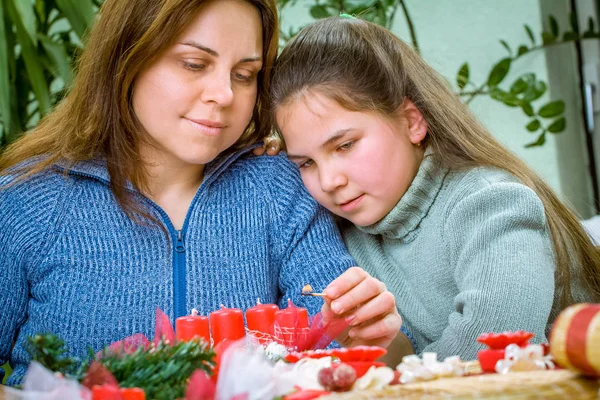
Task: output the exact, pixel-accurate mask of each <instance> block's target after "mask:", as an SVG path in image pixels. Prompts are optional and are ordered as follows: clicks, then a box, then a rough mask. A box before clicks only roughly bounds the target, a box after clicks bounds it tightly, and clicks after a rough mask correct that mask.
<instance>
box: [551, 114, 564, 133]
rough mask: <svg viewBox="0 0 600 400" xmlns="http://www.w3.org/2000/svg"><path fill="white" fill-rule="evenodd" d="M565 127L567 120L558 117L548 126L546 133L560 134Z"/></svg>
mask: <svg viewBox="0 0 600 400" xmlns="http://www.w3.org/2000/svg"><path fill="white" fill-rule="evenodd" d="M566 127H567V119H566V118H565V117H560V118H558V119H557V120H555V121H554V122H552V123H551V124H550V126H549V127H548V132H551V133H560V132H562V131H564V130H565V128H566Z"/></svg>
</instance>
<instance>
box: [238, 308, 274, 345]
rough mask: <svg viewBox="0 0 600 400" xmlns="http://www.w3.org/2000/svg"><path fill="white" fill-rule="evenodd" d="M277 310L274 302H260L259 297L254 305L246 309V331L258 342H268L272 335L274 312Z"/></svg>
mask: <svg viewBox="0 0 600 400" xmlns="http://www.w3.org/2000/svg"><path fill="white" fill-rule="evenodd" d="M277 311H279V307H277V305H276V304H261V302H260V299H258V300H257V301H256V305H255V306H254V307H250V308H249V309H247V310H246V323H247V324H248V331H249V332H250V334H252V335H253V336H254V337H256V339H258V342H259V343H260V344H266V343H269V342H270V341H271V340H272V337H273V324H274V323H275V313H276V312H277Z"/></svg>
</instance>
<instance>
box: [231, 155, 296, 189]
mask: <svg viewBox="0 0 600 400" xmlns="http://www.w3.org/2000/svg"><path fill="white" fill-rule="evenodd" d="M228 169H229V171H230V172H231V173H232V174H234V175H235V176H245V177H247V178H249V179H250V180H251V182H252V184H253V185H255V186H258V187H260V188H261V189H266V190H267V191H269V190H271V189H274V190H276V191H280V190H284V191H285V190H292V191H294V192H296V191H298V190H300V191H305V189H304V185H303V184H302V179H301V177H300V172H299V171H298V168H297V167H296V166H295V165H294V164H293V163H292V162H291V161H289V160H288V158H287V155H286V154H285V153H279V154H277V155H275V156H268V155H262V156H255V155H253V154H252V153H249V154H244V155H243V156H241V157H239V158H238V159H237V160H235V162H234V163H232V165H231V167H230V168H228Z"/></svg>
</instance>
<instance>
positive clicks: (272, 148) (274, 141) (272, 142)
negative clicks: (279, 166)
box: [252, 136, 281, 156]
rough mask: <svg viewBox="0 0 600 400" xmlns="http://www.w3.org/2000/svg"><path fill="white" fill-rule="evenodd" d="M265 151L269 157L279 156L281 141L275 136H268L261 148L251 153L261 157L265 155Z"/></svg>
mask: <svg viewBox="0 0 600 400" xmlns="http://www.w3.org/2000/svg"><path fill="white" fill-rule="evenodd" d="M265 151H266V152H267V154H268V155H270V156H275V155H277V154H279V152H280V151H281V139H280V138H278V137H275V136H269V137H267V138H265V141H264V143H263V145H262V147H257V148H255V149H254V150H252V152H253V153H254V155H256V156H262V155H263V154H265Z"/></svg>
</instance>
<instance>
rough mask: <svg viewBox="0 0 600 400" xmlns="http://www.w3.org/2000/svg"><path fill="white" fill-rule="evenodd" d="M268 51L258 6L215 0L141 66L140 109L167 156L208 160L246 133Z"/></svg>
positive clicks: (136, 97) (174, 160) (136, 94)
mask: <svg viewBox="0 0 600 400" xmlns="http://www.w3.org/2000/svg"><path fill="white" fill-rule="evenodd" d="M262 51H263V43H262V25H261V18H260V15H259V12H258V10H257V9H256V8H255V7H254V6H252V5H251V4H250V3H247V2H246V1H243V0H212V1H209V2H207V3H205V4H204V5H203V6H202V8H201V9H200V12H199V13H198V15H197V16H196V17H195V19H194V20H193V22H192V23H191V24H190V25H189V26H188V27H187V28H186V29H185V30H184V32H183V33H182V35H181V36H180V37H179V38H177V40H175V41H174V43H173V45H172V46H171V47H169V48H168V49H167V50H166V51H165V52H164V53H163V54H161V55H160V56H159V57H158V59H157V60H155V61H154V62H152V64H151V65H149V66H148V67H146V68H145V69H144V70H142V72H141V73H140V74H139V76H138V77H137V78H136V81H135V83H134V87H133V109H134V111H135V114H136V116H137V118H138V119H139V121H140V122H141V124H142V125H143V127H144V129H145V130H146V132H147V133H148V135H149V136H150V138H151V142H152V144H153V145H154V146H155V147H156V148H157V149H158V152H159V154H160V157H161V160H162V159H166V160H165V161H167V162H168V163H169V164H171V165H180V166H181V165H183V166H185V165H190V164H195V165H203V164H206V163H208V162H210V161H211V160H213V159H214V158H215V157H216V156H217V155H218V154H219V153H221V152H222V151H223V150H225V149H227V148H228V147H230V146H231V145H232V144H234V143H235V142H236V141H237V140H238V139H239V138H240V136H241V135H242V134H243V132H244V130H245V128H246V127H247V125H248V124H249V122H250V120H251V117H252V112H253V109H254V105H255V102H256V96H257V75H258V73H259V71H260V69H261V67H262Z"/></svg>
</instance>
